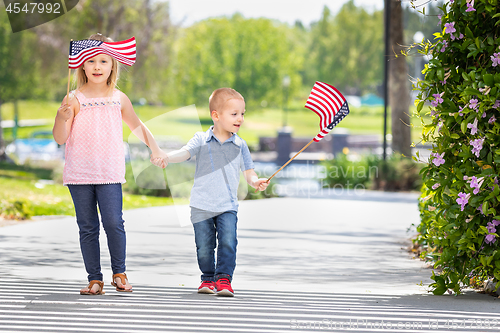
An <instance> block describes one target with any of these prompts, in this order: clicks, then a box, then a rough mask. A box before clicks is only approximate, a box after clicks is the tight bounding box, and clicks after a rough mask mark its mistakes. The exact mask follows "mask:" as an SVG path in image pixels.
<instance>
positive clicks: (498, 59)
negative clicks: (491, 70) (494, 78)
mask: <svg viewBox="0 0 500 333" xmlns="http://www.w3.org/2000/svg"><path fill="white" fill-rule="evenodd" d="M491 61H493V64H492V66H493V67H496V66H497V65H499V64H500V52H497V53H493V55H492V56H491Z"/></svg>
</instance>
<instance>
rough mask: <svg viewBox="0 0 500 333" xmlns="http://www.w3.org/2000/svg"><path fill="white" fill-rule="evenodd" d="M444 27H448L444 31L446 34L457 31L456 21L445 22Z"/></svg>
mask: <svg viewBox="0 0 500 333" xmlns="http://www.w3.org/2000/svg"><path fill="white" fill-rule="evenodd" d="M444 27H445V28H446V29H445V30H444V33H445V34H452V33H454V32H455V31H457V29H455V22H451V23H445V24H444Z"/></svg>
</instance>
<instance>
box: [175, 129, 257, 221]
mask: <svg viewBox="0 0 500 333" xmlns="http://www.w3.org/2000/svg"><path fill="white" fill-rule="evenodd" d="M212 128H213V126H212V127H210V128H209V129H208V130H207V131H206V132H197V133H196V134H195V135H194V136H193V138H192V139H191V140H189V142H188V143H187V144H186V145H185V146H184V147H183V149H186V150H187V151H189V154H191V158H193V157H195V158H196V171H195V175H194V184H193V188H192V190H191V200H190V204H189V205H190V206H191V207H194V208H195V209H200V210H203V211H206V212H207V213H208V212H212V213H216V212H220V213H222V212H226V211H229V210H234V211H237V210H238V197H237V192H238V184H239V182H240V170H241V171H246V170H249V169H254V164H253V161H252V157H251V156H250V150H249V149H248V145H247V143H246V142H245V140H243V139H242V138H240V137H239V136H238V135H237V134H236V133H234V134H233V136H231V137H230V138H229V139H227V140H226V141H225V142H223V143H221V142H220V141H219V139H217V137H216V136H215V135H214V133H213V131H212ZM193 222H194V221H193Z"/></svg>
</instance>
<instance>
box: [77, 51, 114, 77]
mask: <svg viewBox="0 0 500 333" xmlns="http://www.w3.org/2000/svg"><path fill="white" fill-rule="evenodd" d="M112 69H113V62H112V61H111V57H110V56H109V55H106V54H98V55H96V56H95V57H93V58H90V59H89V60H87V61H85V62H84V63H83V70H84V71H85V75H86V76H87V79H88V80H89V83H90V82H92V83H95V84H98V83H106V84H107V81H108V77H109V75H110V74H111V70H112Z"/></svg>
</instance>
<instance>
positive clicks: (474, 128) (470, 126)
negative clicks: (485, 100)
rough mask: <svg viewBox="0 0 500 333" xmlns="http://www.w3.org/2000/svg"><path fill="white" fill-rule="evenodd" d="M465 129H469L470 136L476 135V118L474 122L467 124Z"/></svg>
mask: <svg viewBox="0 0 500 333" xmlns="http://www.w3.org/2000/svg"><path fill="white" fill-rule="evenodd" d="M467 128H470V134H471V135H474V134H476V133H477V118H475V119H474V122H472V123H468V124H467Z"/></svg>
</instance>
